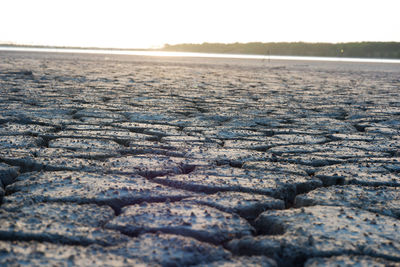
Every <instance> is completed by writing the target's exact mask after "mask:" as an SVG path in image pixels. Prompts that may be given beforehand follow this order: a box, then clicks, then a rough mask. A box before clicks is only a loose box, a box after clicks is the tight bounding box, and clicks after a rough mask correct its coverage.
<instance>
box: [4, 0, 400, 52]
mask: <svg viewBox="0 0 400 267" xmlns="http://www.w3.org/2000/svg"><path fill="white" fill-rule="evenodd" d="M399 10H400V0H374V1H372V0H334V1H333V0H229V1H228V0H201V1H200V0H198V1H192V0H109V1H103V0H96V1H92V0H1V1H0V43H16V44H30V45H57V46H81V47H115V48H155V47H161V46H162V45H164V44H166V43H168V44H177V43H203V42H221V43H233V42H243V43H244V42H286V41H288V42H297V41H304V42H334V43H335V42H355V41H398V42H400V19H399V15H398V12H399Z"/></svg>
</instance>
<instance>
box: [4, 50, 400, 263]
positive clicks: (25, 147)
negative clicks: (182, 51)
mask: <svg viewBox="0 0 400 267" xmlns="http://www.w3.org/2000/svg"><path fill="white" fill-rule="evenodd" d="M399 72H400V66H399V65H397V64H359V63H357V64H356V63H337V62H336V63H335V62H330V63H328V62H296V61H272V62H266V61H261V60H234V59H206V58H152V57H139V56H116V55H114V56H110V55H84V54H80V55H77V54H50V53H24V52H18V53H17V52H0V90H1V94H0V110H1V112H0V199H1V200H2V201H1V205H0V251H1V252H2V253H0V265H2V266H16V265H17V266H18V265H26V264H28V265H30V266H43V265H50V266H133V265H135V266H136V265H137V266H141V265H143V266H189V265H196V266H337V265H339V266H353V265H358V266H371V265H375V266H400V243H399V240H400V236H399V233H400V223H399V218H400V210H399V203H400V79H399Z"/></svg>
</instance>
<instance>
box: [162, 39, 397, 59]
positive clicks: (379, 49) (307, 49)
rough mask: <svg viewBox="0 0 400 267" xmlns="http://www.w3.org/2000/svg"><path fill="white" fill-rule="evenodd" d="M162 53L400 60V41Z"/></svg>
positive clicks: (181, 47) (186, 47)
mask: <svg viewBox="0 0 400 267" xmlns="http://www.w3.org/2000/svg"><path fill="white" fill-rule="evenodd" d="M162 50H164V51H176V52H203V53H227V54H254V55H282V56H318V57H359V58H400V43H399V42H356V43H304V42H294V43H289V42H281V43H261V42H254V43H231V44H223V43H202V44H177V45H169V44H166V45H165V46H164V47H163V48H162Z"/></svg>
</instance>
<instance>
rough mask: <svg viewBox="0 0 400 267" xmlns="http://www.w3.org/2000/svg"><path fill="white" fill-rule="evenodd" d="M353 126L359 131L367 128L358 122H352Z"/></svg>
mask: <svg viewBox="0 0 400 267" xmlns="http://www.w3.org/2000/svg"><path fill="white" fill-rule="evenodd" d="M353 127H354V128H356V130H357V131H359V132H361V133H363V132H365V128H367V126H362V125H359V124H353Z"/></svg>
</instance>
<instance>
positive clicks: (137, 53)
mask: <svg viewBox="0 0 400 267" xmlns="http://www.w3.org/2000/svg"><path fill="white" fill-rule="evenodd" d="M0 51H25V52H53V53H86V54H106V55H107V54H108V55H110V54H111V55H134V56H155V57H203V58H237V59H262V60H273V59H276V60H301V61H334V62H365V63H392V64H400V59H376V58H337V57H302V56H266V55H243V54H242V55H240V54H213V53H191V52H165V51H139V50H136V51H127V50H106V49H70V48H33V47H11V46H0Z"/></svg>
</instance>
